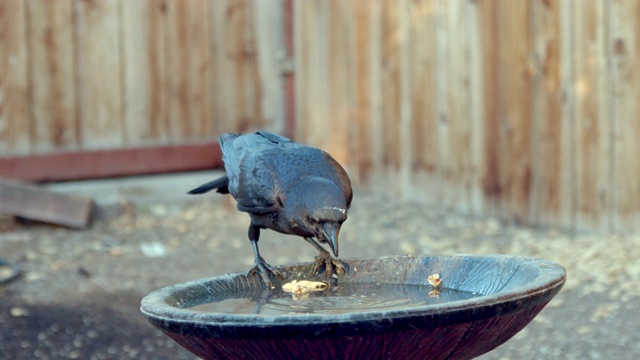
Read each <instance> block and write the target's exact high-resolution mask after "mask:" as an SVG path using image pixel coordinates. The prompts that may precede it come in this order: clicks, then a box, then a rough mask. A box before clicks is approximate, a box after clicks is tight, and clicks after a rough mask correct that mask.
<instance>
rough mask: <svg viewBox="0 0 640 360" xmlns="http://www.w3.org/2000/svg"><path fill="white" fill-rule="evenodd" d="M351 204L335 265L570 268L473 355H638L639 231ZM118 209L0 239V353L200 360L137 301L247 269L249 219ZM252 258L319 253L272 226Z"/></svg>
mask: <svg viewBox="0 0 640 360" xmlns="http://www.w3.org/2000/svg"><path fill="white" fill-rule="evenodd" d="M196 185H197V184H196ZM139 190H140V189H139V188H138V190H136V191H139ZM182 190H185V189H182ZM354 199H355V200H354V204H353V207H352V209H351V211H350V213H349V220H348V221H347V222H346V223H345V225H344V227H343V230H342V232H341V234H340V235H341V237H340V255H341V257H342V258H351V257H377V256H383V255H394V254H425V255H434V254H458V253H466V254H512V255H524V256H536V257H541V258H545V259H549V260H553V261H557V262H559V263H560V264H562V265H564V266H565V267H566V269H567V273H568V280H567V283H566V285H565V287H564V288H563V290H562V291H561V293H560V294H558V296H557V297H556V298H555V299H554V300H553V301H552V302H551V303H550V304H549V305H548V306H547V307H546V308H545V309H544V310H543V311H542V312H541V313H540V315H539V316H538V317H537V318H536V319H535V320H534V321H533V322H532V323H531V324H530V325H529V326H528V327H526V328H525V329H524V330H523V331H521V332H520V333H519V334H517V335H516V336H515V337H514V338H513V339H511V340H510V341H508V342H507V343H506V344H504V345H503V346H501V347H500V348H498V349H496V350H494V351H492V352H490V353H489V354H486V355H485V356H483V357H482V359H518V360H525V359H559V358H562V359H638V358H640V324H639V323H638V321H637V319H640V308H639V307H637V306H634V304H637V303H638V296H639V295H640V289H638V284H640V263H639V262H638V260H637V259H639V258H640V234H637V235H627V236H596V235H589V234H583V235H574V236H569V235H568V234H564V233H562V232H559V231H550V230H534V229H529V228H522V227H516V226H511V225H504V224H501V223H500V222H498V221H496V220H495V219H491V218H469V217H463V216H460V215H456V214H451V213H448V212H446V211H442V210H438V209H433V208H429V207H425V206H423V205H420V204H413V203H407V202H401V201H398V200H394V199H389V198H385V197H382V196H381V195H379V194H373V193H369V192H365V191H357V192H356V194H355V197H354ZM119 201H120V202H121V205H122V207H123V209H124V211H123V212H122V213H121V214H120V215H118V216H116V217H113V218H111V219H109V220H103V221H98V222H96V223H94V225H93V226H92V228H90V229H88V230H84V231H74V230H68V229H63V228H58V227H53V226H49V225H43V224H36V223H22V224H18V225H16V226H14V227H12V228H10V229H5V230H4V231H2V232H0V257H3V258H6V259H8V260H11V261H13V262H17V263H19V264H20V266H21V267H22V269H23V274H22V276H21V277H20V278H19V279H18V280H16V281H14V282H12V283H10V284H8V285H4V286H1V285H0V328H2V329H3V330H2V332H0V358H3V359H126V358H135V359H194V358H195V357H194V356H193V355H191V354H190V353H189V352H187V351H186V350H183V349H182V348H181V347H180V346H178V345H177V344H176V343H174V342H173V341H172V340H170V339H169V338H167V337H166V336H164V335H163V334H162V333H160V332H159V331H156V330H155V329H154V328H153V327H152V326H151V325H150V324H148V323H147V322H146V320H145V319H144V318H143V316H142V315H141V314H140V312H139V304H140V299H141V298H142V297H143V296H144V295H146V294H147V293H148V292H150V291H152V290H155V289H157V288H159V287H163V286H166V285H170V284H173V283H177V282H184V281H188V280H193V279H196V278H202V277H208V276H212V275H217V274H222V273H227V272H238V271H246V270H247V269H248V268H249V267H250V266H251V265H252V263H253V254H252V251H251V247H250V245H249V242H248V241H247V239H246V230H247V226H248V217H247V215H246V214H242V213H238V212H237V211H236V210H235V205H234V203H233V202H232V201H231V200H230V199H228V198H225V197H222V196H213V195H208V196H201V197H187V196H184V197H183V198H180V199H178V200H174V199H172V200H171V201H166V199H164V200H163V199H162V198H158V199H157V200H155V201H150V202H146V203H143V204H141V203H138V204H136V205H133V204H131V203H127V202H126V198H122V197H121V198H120V200H119ZM260 250H261V253H262V255H263V257H264V258H265V259H266V260H267V261H268V262H269V263H271V264H272V265H281V264H288V263H294V262H305V261H310V260H312V259H313V257H314V256H315V255H316V251H315V250H314V249H313V248H312V247H311V246H309V245H308V244H306V243H305V242H304V241H302V240H301V239H298V238H295V237H291V236H283V235H280V234H276V233H274V232H271V231H264V232H262V238H261V240H260ZM0 270H1V269H0Z"/></svg>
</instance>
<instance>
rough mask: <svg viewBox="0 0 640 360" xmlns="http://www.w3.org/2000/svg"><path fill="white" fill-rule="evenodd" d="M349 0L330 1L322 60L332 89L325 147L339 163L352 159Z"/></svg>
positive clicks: (328, 104) (328, 97)
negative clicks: (325, 43) (350, 137)
mask: <svg viewBox="0 0 640 360" xmlns="http://www.w3.org/2000/svg"><path fill="white" fill-rule="evenodd" d="M347 11H348V1H329V2H327V24H326V29H327V32H328V34H327V51H326V53H325V54H324V57H323V59H322V61H323V62H326V68H327V78H326V81H327V82H328V89H327V90H328V91H327V106H328V114H327V117H326V118H325V119H324V121H323V123H324V125H325V126H326V128H325V129H327V130H328V131H327V130H325V131H323V133H324V134H325V136H324V140H323V143H322V147H323V148H324V149H325V150H327V151H328V152H329V153H330V154H331V155H332V156H333V157H334V158H335V159H336V160H337V161H338V162H340V163H347V162H348V160H349V156H348V154H349V151H348V150H349V147H348V142H349V138H348V130H349V129H348V124H349V121H350V120H351V119H350V118H349V115H350V104H349V101H350V100H351V94H352V93H353V90H352V87H351V84H350V83H349V73H350V69H349V58H350V55H351V51H352V50H351V49H349V41H348V39H349V34H348V31H349V26H348V25H349V24H348V21H349V17H348V13H347Z"/></svg>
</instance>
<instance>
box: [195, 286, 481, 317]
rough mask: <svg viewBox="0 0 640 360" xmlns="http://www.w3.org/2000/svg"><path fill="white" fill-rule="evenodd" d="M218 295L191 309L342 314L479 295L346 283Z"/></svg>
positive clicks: (456, 291)
mask: <svg viewBox="0 0 640 360" xmlns="http://www.w3.org/2000/svg"><path fill="white" fill-rule="evenodd" d="M232 296H233V294H229V297H227V298H222V299H219V300H218V301H213V302H207V303H202V304H197V305H195V306H190V307H189V308H190V310H195V311H199V312H209V313H224V314H259V315H265V316H277V315H294V314H343V313H359V312H368V311H380V310H385V311H389V310H402V309H408V308H412V307H416V306H423V305H430V304H442V303H447V302H452V301H459V300H465V299H470V298H473V297H477V296H480V294H475V293H471V292H468V291H459V290H452V289H446V288H441V289H439V290H434V288H432V287H431V286H429V285H397V284H374V283H348V284H340V285H337V286H334V287H332V288H330V289H328V290H325V291H322V292H312V293H307V294H304V295H302V296H294V295H292V294H290V293H286V292H283V291H282V290H279V289H274V290H272V291H270V292H268V291H256V292H255V293H254V294H251V295H250V296H248V297H243V298H232Z"/></svg>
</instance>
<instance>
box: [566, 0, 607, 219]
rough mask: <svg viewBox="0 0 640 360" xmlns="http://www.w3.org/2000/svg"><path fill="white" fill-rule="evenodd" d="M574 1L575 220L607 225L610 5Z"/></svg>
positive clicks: (595, 0) (598, 2)
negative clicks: (607, 37)
mask: <svg viewBox="0 0 640 360" xmlns="http://www.w3.org/2000/svg"><path fill="white" fill-rule="evenodd" d="M574 6H575V11H574V16H575V17H574V35H573V36H574V40H575V42H574V54H575V58H574V61H573V64H574V68H575V77H574V86H575V89H574V91H575V120H574V121H575V122H574V131H575V134H574V136H575V150H574V151H575V187H574V189H575V190H574V191H575V194H574V196H575V197H574V201H575V221H576V226H577V227H578V228H580V229H606V228H607V227H608V223H607V216H606V211H607V209H608V207H609V201H610V193H609V189H608V187H609V183H610V182H609V174H610V169H609V161H610V147H611V143H610V141H611V126H610V118H609V117H610V113H609V111H610V104H609V101H608V99H607V94H608V92H609V91H610V84H609V81H608V80H607V73H606V71H607V70H606V58H605V49H606V45H605V40H606V26H605V24H606V17H605V16H606V13H605V6H606V5H605V3H604V2H602V1H598V0H593V1H579V2H575V4H574Z"/></svg>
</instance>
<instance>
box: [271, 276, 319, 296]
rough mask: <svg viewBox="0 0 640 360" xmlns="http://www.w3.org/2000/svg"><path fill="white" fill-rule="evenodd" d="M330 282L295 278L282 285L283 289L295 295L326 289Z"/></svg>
mask: <svg viewBox="0 0 640 360" xmlns="http://www.w3.org/2000/svg"><path fill="white" fill-rule="evenodd" d="M328 288H329V283H327V282H324V281H308V280H300V281H298V280H293V281H292V282H288V283H286V284H284V285H282V290H284V291H286V292H288V293H292V294H295V295H301V294H306V293H309V292H314V291H325V290H327V289H328Z"/></svg>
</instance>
